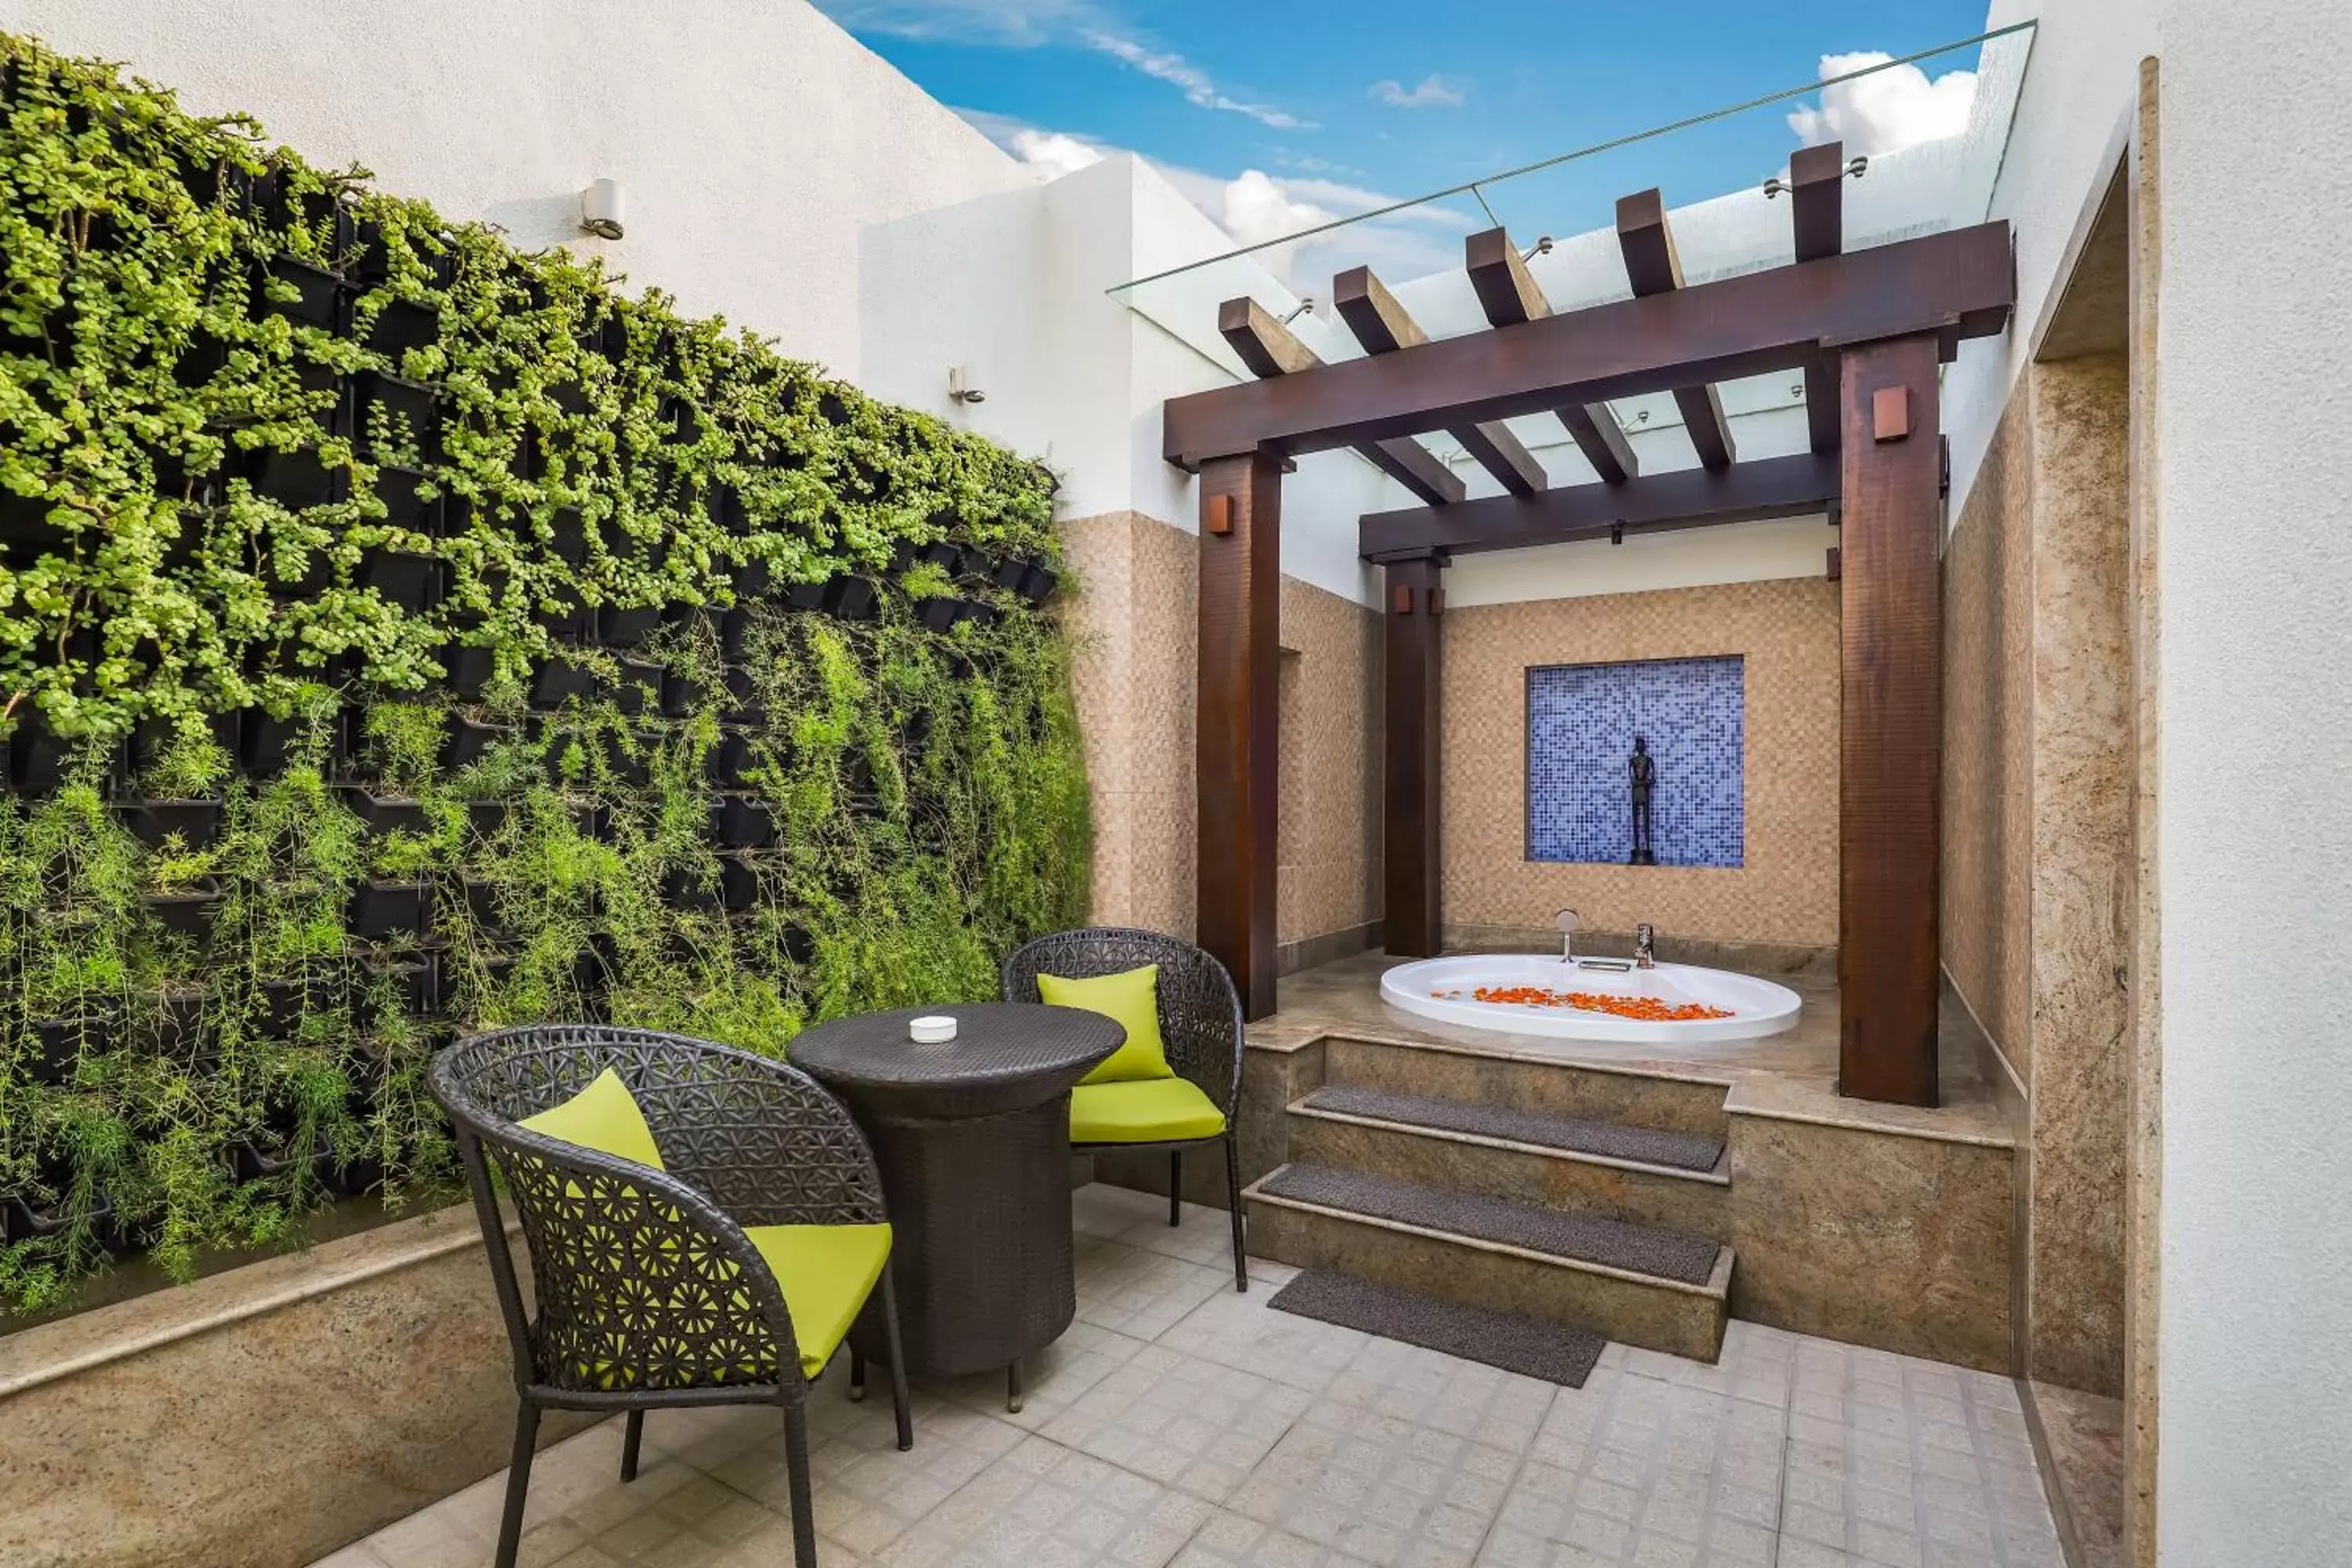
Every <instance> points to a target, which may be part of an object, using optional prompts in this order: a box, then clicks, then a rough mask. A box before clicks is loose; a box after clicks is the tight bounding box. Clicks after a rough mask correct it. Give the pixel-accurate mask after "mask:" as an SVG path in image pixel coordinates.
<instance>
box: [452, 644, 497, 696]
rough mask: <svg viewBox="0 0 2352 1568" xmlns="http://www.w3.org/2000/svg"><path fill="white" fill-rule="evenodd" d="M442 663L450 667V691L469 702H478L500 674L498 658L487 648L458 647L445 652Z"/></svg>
mask: <svg viewBox="0 0 2352 1568" xmlns="http://www.w3.org/2000/svg"><path fill="white" fill-rule="evenodd" d="M441 662H442V663H443V664H444V665H446V666H447V667H448V670H449V689H451V690H453V691H455V692H456V693H457V695H458V696H460V697H462V698H464V699H465V700H467V701H468V702H478V701H480V700H481V699H482V692H483V689H485V688H487V687H488V685H489V684H490V678H491V677H492V676H494V675H496V674H497V673H498V668H499V661H498V656H497V655H496V654H494V653H492V652H491V651H490V650H489V649H488V648H486V647H457V648H449V649H446V650H445V651H444V652H443V654H442V656H441Z"/></svg>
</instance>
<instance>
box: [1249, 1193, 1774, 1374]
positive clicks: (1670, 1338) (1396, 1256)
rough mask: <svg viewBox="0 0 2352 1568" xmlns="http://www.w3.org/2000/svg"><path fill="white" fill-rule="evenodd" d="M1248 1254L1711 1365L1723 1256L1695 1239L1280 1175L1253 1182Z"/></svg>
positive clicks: (1601, 1219) (1726, 1265) (1485, 1199)
mask: <svg viewBox="0 0 2352 1568" xmlns="http://www.w3.org/2000/svg"><path fill="white" fill-rule="evenodd" d="M1244 1197H1245V1198H1246V1199H1247V1200H1248V1201H1249V1205H1250V1250H1251V1251H1253V1252H1255V1253H1257V1254H1259V1255H1261V1256H1263V1257H1266V1258H1274V1259H1276V1261H1278V1262H1283V1263H1290V1264H1295V1265H1297V1266H1298V1267H1300V1268H1329V1269H1337V1270H1339V1271H1341V1272H1343V1273H1348V1274H1353V1275H1355V1276H1357V1277H1358V1278H1359V1279H1370V1280H1371V1281H1373V1282H1375V1283H1377V1284H1382V1285H1392V1286H1396V1287H1398V1288H1400V1289H1408V1290H1419V1291H1423V1292H1424V1293H1426V1294H1429V1295H1433V1296H1442V1297H1444V1298H1445V1299H1446V1300H1453V1301H1460V1302H1464V1303H1466V1304H1469V1305H1472V1306H1479V1307H1486V1308H1489V1309H1491V1310H1496V1311H1504V1312H1517V1313H1521V1314H1524V1315H1526V1316H1528V1317H1532V1318H1540V1319H1543V1320H1545V1321H1549V1322H1556V1323H1563V1324H1569V1325H1572V1326H1575V1327H1580V1328H1588V1329H1591V1330H1594V1331H1598V1332H1600V1333H1603V1334H1606V1335H1608V1336H1609V1337H1610V1338H1611V1339H1613V1340H1622V1342H1625V1343H1627V1344H1632V1345H1641V1346H1643V1347H1645V1348H1647V1349H1650V1350H1656V1351H1664V1352H1669V1353H1671V1354H1675V1355H1684V1356H1690V1357H1693V1358H1695V1359H1696V1360H1699V1361H1713V1360H1714V1359H1715V1357H1716V1353H1717V1351H1718V1350H1719V1349H1720V1348H1721V1346H1722V1343H1723V1321H1724V1316H1725V1305H1726V1302H1727V1299H1728V1295H1729V1291H1730V1287H1731V1267H1732V1256H1731V1249H1730V1248H1729V1247H1723V1246H1720V1245H1718V1244H1717V1243H1716V1242H1714V1241H1712V1240H1708V1239H1706V1238H1705V1237H1696V1236H1689V1235H1685V1234H1683V1233H1681V1232H1678V1231H1672V1230H1665V1229H1661V1228H1657V1227H1654V1226H1638V1225H1630V1224H1626V1223H1624V1222H1623V1221H1620V1220H1615V1219H1612V1218H1609V1217H1606V1216H1604V1215H1594V1214H1580V1213H1564V1212H1562V1211H1560V1210H1558V1209H1550V1208H1541V1207H1538V1206H1536V1205H1531V1204H1525V1203H1518V1202H1514V1201H1511V1200H1509V1199H1506V1198H1499V1197H1494V1196H1489V1195H1485V1194H1475V1193H1464V1192H1454V1191H1449V1190H1447V1189H1445V1188H1443V1187H1435V1186H1429V1185H1425V1184H1421V1183H1417V1182H1409V1181H1402V1180H1399V1179H1397V1178H1395V1177H1393V1176H1384V1175H1380V1174H1375V1173H1366V1172H1361V1171H1347V1170H1335V1169H1332V1168H1330V1167H1328V1166H1321V1165H1307V1164H1299V1163H1290V1164H1286V1165H1284V1166H1282V1167H1281V1168H1279V1169H1277V1170H1276V1171H1273V1172H1271V1173H1268V1174H1266V1175H1265V1177H1263V1178H1262V1179H1260V1180H1259V1181H1257V1182H1255V1183H1253V1184H1251V1185H1250V1186H1249V1187H1248V1189H1247V1190H1246V1191H1245V1192H1244Z"/></svg>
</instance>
